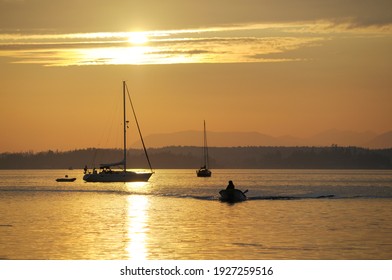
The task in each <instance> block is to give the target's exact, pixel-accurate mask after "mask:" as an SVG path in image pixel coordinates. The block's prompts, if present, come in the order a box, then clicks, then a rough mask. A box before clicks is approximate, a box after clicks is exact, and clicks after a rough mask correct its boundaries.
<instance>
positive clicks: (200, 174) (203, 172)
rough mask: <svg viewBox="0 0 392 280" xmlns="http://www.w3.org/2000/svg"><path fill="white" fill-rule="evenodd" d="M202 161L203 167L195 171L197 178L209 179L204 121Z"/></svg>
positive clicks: (209, 171)
mask: <svg viewBox="0 0 392 280" xmlns="http://www.w3.org/2000/svg"><path fill="white" fill-rule="evenodd" d="M203 160H204V165H203V166H202V167H200V168H199V170H197V171H196V174H197V177H211V174H212V172H211V170H209V169H208V167H209V158H208V146H207V133H206V121H204V145H203Z"/></svg>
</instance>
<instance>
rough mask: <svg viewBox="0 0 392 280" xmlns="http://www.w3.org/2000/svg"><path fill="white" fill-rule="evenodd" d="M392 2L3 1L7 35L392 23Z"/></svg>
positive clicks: (0, 14)
mask: <svg viewBox="0 0 392 280" xmlns="http://www.w3.org/2000/svg"><path fill="white" fill-rule="evenodd" d="M391 10H392V2H391V1H390V0H345V1H342V0H329V1H326V0H295V1H293V0H214V1H211V0H199V1H183V0H166V1H155V0H143V1H137V0H130V1H123V0H95V1H93V3H92V2H91V1H79V0H56V1H53V0H29V1H23V0H14V1H13V0H2V1H0V26H1V28H2V30H3V31H4V30H5V31H10V30H20V31H21V32H27V31H29V30H35V31H36V30H42V31H52V32H63V33H64V32H101V31H106V32H119V31H128V30H163V29H190V28H200V27H208V26H222V25H233V24H249V23H287V22H303V21H320V20H324V21H330V22H336V23H343V22H350V23H351V26H353V27H354V26H373V25H376V26H383V25H389V24H392V13H391V12H390V11H391Z"/></svg>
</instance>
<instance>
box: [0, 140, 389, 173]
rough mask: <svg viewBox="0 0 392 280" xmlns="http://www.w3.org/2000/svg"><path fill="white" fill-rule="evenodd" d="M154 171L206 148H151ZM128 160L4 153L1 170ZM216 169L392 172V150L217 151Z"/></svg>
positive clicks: (192, 158)
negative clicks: (390, 170) (370, 170)
mask: <svg viewBox="0 0 392 280" xmlns="http://www.w3.org/2000/svg"><path fill="white" fill-rule="evenodd" d="M127 154H128V156H127V158H128V161H127V167H128V168H143V169H144V168H148V163H147V160H146V158H145V155H144V151H143V150H139V149H130V150H128V151H127ZM148 155H149V157H150V160H151V163H152V167H153V168H156V169H160V168H168V169H169V168H173V169H174V168H176V169H181V168H186V169H189V168H199V167H200V166H201V165H202V148H201V147H195V146H171V147H163V148H153V149H148ZM122 156H123V151H122V150H120V149H95V148H89V149H79V150H73V151H52V150H49V151H45V152H38V153H34V152H23V153H2V154H0V169H67V168H74V169H79V168H84V166H86V165H87V166H88V167H89V168H93V167H96V168H98V167H99V164H100V163H109V162H116V161H118V160H119V159H121V158H122ZM209 159H210V160H209V163H210V168H215V169H221V168H222V169H224V168H260V169H392V148H390V149H366V148H359V147H340V146H337V145H332V146H330V147H211V148H209Z"/></svg>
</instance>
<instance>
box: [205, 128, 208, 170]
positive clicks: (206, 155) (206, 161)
mask: <svg viewBox="0 0 392 280" xmlns="http://www.w3.org/2000/svg"><path fill="white" fill-rule="evenodd" d="M204 164H205V166H206V168H207V169H208V148H207V133H206V121H204Z"/></svg>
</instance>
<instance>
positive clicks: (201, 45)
mask: <svg viewBox="0 0 392 280" xmlns="http://www.w3.org/2000/svg"><path fill="white" fill-rule="evenodd" d="M123 80H126V81H127V84H128V88H129V89H130V91H131V94H132V98H133V101H134V105H135V107H136V113H137V115H138V118H139V122H140V125H141V128H142V132H143V134H144V135H145V136H147V135H150V134H156V133H168V132H177V131H183V130H202V128H203V127H202V126H203V120H206V122H207V126H208V130H211V131H243V132H248V131H256V132H260V133H265V134H269V135H272V136H282V135H293V136H296V137H305V136H310V135H313V134H316V133H319V132H322V131H324V130H328V129H340V130H351V131H358V132H364V131H374V132H376V133H383V132H386V131H389V130H392V1H391V0H329V1H326V0H294V1H291V0H208V1H207V0H199V1H184V0H166V1H152V0H142V1H132V0H128V1H126V0H96V1H93V0H91V1H80V0H56V1H53V0H0V97H1V101H0V131H1V137H0V152H17V151H44V150H48V149H52V150H57V149H58V150H70V149H76V148H87V147H113V146H116V145H117V144H115V140H113V139H109V138H108V137H107V135H113V134H114V132H113V133H112V131H116V132H117V131H120V128H121V119H119V118H117V116H118V112H119V111H120V109H121V102H122V101H121V90H122V85H121V82H122V81H123ZM120 132H121V131H120ZM116 137H117V136H116ZM135 140H136V139H135ZM116 141H117V140H116ZM131 142H132V141H131ZM173 144H175V143H173ZM147 146H148V143H147Z"/></svg>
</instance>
